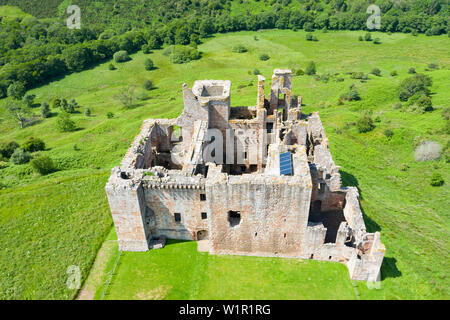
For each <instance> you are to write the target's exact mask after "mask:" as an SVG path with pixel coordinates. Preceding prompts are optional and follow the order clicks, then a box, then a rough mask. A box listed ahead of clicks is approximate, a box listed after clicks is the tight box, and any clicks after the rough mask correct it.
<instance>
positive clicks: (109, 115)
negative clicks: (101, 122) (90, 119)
mask: <svg viewBox="0 0 450 320" xmlns="http://www.w3.org/2000/svg"><path fill="white" fill-rule="evenodd" d="M106 117H107V118H108V119H112V118H114V113H112V112H111V111H110V112H108V113H107V114H106Z"/></svg>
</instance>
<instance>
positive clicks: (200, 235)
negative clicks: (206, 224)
mask: <svg viewBox="0 0 450 320" xmlns="http://www.w3.org/2000/svg"><path fill="white" fill-rule="evenodd" d="M197 240H199V241H200V240H208V231H206V230H200V231H197Z"/></svg>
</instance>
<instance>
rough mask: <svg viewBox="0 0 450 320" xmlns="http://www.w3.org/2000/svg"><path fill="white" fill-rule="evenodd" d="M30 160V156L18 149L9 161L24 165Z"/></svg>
mask: <svg viewBox="0 0 450 320" xmlns="http://www.w3.org/2000/svg"><path fill="white" fill-rule="evenodd" d="M30 160H31V155H30V154H29V153H28V152H25V151H23V150H22V149H20V148H17V149H16V150H15V151H14V153H13V154H12V156H11V161H12V163H14V164H25V163H28V162H30Z"/></svg>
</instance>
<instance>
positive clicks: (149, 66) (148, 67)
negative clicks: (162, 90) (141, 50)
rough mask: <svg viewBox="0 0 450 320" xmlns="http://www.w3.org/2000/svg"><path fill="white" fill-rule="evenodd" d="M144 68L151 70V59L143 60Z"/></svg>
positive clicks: (152, 65)
mask: <svg viewBox="0 0 450 320" xmlns="http://www.w3.org/2000/svg"><path fill="white" fill-rule="evenodd" d="M144 66H145V70H147V71H149V70H152V69H153V67H154V64H153V61H152V59H146V60H145V62H144Z"/></svg>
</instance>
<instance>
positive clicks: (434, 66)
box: [428, 63, 439, 70]
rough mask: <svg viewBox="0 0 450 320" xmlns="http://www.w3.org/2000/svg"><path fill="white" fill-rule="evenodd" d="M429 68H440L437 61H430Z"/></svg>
mask: <svg viewBox="0 0 450 320" xmlns="http://www.w3.org/2000/svg"><path fill="white" fill-rule="evenodd" d="M428 69H432V70H437V69H439V66H438V65H437V64H436V63H429V64H428Z"/></svg>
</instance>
